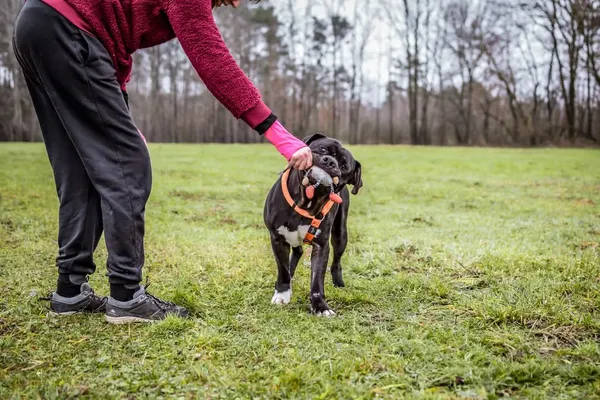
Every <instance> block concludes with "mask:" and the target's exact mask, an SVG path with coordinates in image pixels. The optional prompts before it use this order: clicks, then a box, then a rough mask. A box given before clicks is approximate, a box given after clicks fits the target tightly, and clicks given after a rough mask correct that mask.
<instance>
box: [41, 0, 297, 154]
mask: <svg viewBox="0 0 600 400" xmlns="http://www.w3.org/2000/svg"><path fill="white" fill-rule="evenodd" d="M42 1H44V2H45V3H46V4H48V5H50V6H51V7H53V8H54V9H55V10H57V11H58V12H59V13H61V14H62V15H63V16H64V17H65V18H67V19H68V20H69V21H71V23H73V24H74V25H75V26H77V27H79V28H80V29H82V30H84V31H86V32H88V33H90V34H91V35H93V36H95V37H96V38H97V39H98V40H100V42H101V43H102V44H103V45H104V47H105V48H106V50H107V51H108V53H109V55H110V57H111V59H112V61H113V64H114V66H115V69H116V78H117V81H118V82H119V84H120V85H121V89H122V90H123V91H125V90H126V84H127V82H128V81H129V79H130V76H131V69H132V57H131V55H132V54H133V53H134V52H135V51H137V50H138V49H144V48H148V47H153V46H156V45H159V44H161V43H164V42H167V41H169V40H171V39H174V38H177V39H178V40H179V42H180V44H181V46H182V48H183V50H184V52H185V53H186V55H187V56H188V58H189V60H190V62H191V63H192V65H193V67H194V68H195V70H196V71H197V72H198V75H199V76H200V79H202V81H203V82H204V84H205V85H206V87H207V88H208V90H209V91H210V92H211V93H212V94H213V95H214V96H215V97H216V99H217V100H218V101H219V102H221V104H223V105H224V106H225V107H226V108H227V109H228V110H229V111H230V112H231V113H232V114H233V115H234V116H235V117H236V118H242V119H243V120H244V121H245V122H246V123H247V124H248V125H249V126H250V127H251V128H253V129H254V128H256V127H257V126H259V125H260V124H261V123H263V122H264V121H265V120H267V118H268V117H269V116H271V115H272V112H271V110H270V109H269V107H267V106H266V105H265V104H264V102H263V101H262V99H261V96H260V93H259V92H258V90H257V89H256V87H255V86H254V85H253V84H252V82H251V81H250V80H249V79H248V77H247V76H246V75H245V74H244V72H243V71H242V70H241V69H240V68H239V66H238V64H237V62H236V61H235V59H234V58H233V56H232V55H231V53H230V52H229V49H228V48H227V46H226V45H225V42H224V41H223V38H222V36H221V33H220V32H219V29H218V27H217V25H216V23H215V20H214V16H213V9H212V1H211V0H101V1H90V0H42ZM273 125H275V124H273ZM273 125H272V126H271V127H269V128H268V130H267V131H266V132H264V133H265V137H266V138H267V139H268V140H269V141H270V142H271V143H272V144H273V145H274V146H275V147H276V148H277V149H278V150H279V152H280V153H281V154H282V155H284V157H286V159H287V160H289V157H288V156H290V157H291V154H293V153H294V152H295V151H296V150H298V149H300V148H302V147H304V146H305V144H304V143H303V142H302V141H300V140H298V139H297V138H295V137H294V136H293V135H291V134H290V133H289V132H287V130H285V128H283V126H281V125H280V124H279V125H278V126H276V127H275V126H273ZM290 153H291V154H290Z"/></svg>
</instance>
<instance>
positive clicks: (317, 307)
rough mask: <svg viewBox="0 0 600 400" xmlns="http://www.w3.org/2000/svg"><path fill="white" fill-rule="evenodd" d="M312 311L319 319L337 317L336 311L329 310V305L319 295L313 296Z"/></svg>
mask: <svg viewBox="0 0 600 400" xmlns="http://www.w3.org/2000/svg"><path fill="white" fill-rule="evenodd" d="M310 310H311V312H312V313H313V314H315V315H316V316H318V317H333V316H334V315H335V311H333V310H332V309H331V308H329V305H328V304H327V302H326V301H325V299H324V298H323V296H321V295H320V294H319V293H315V294H313V295H312V296H311V298H310Z"/></svg>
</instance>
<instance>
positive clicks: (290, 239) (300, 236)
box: [277, 225, 321, 247]
mask: <svg viewBox="0 0 600 400" xmlns="http://www.w3.org/2000/svg"><path fill="white" fill-rule="evenodd" d="M308 228H310V225H300V226H299V227H298V230H297V231H290V230H289V229H288V228H287V227H285V226H283V225H281V226H280V227H279V228H277V233H279V234H280V235H281V236H283V238H284V239H285V241H286V242H287V243H288V244H289V245H290V246H292V247H299V246H302V243H303V240H304V237H305V236H306V232H308ZM320 233H321V230H320V229H317V233H316V234H315V237H317V236H319V234H320Z"/></svg>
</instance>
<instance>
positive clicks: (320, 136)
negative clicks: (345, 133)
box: [303, 132, 327, 144]
mask: <svg viewBox="0 0 600 400" xmlns="http://www.w3.org/2000/svg"><path fill="white" fill-rule="evenodd" d="M326 137H327V136H325V135H323V134H322V133H319V132H317V133H313V134H312V135H310V136H307V137H305V138H304V140H303V142H304V143H306V144H310V143H311V142H314V141H315V140H317V139H325V138H326Z"/></svg>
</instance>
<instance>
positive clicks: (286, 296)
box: [271, 289, 292, 304]
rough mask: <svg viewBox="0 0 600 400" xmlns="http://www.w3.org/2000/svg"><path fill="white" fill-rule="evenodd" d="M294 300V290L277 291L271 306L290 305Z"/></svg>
mask: <svg viewBox="0 0 600 400" xmlns="http://www.w3.org/2000/svg"><path fill="white" fill-rule="evenodd" d="M291 299H292V289H289V290H286V291H285V292H278V291H277V290H276V291H275V294H274V295H273V298H272V299H271V304H288V303H289V302H290V300H291Z"/></svg>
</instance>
